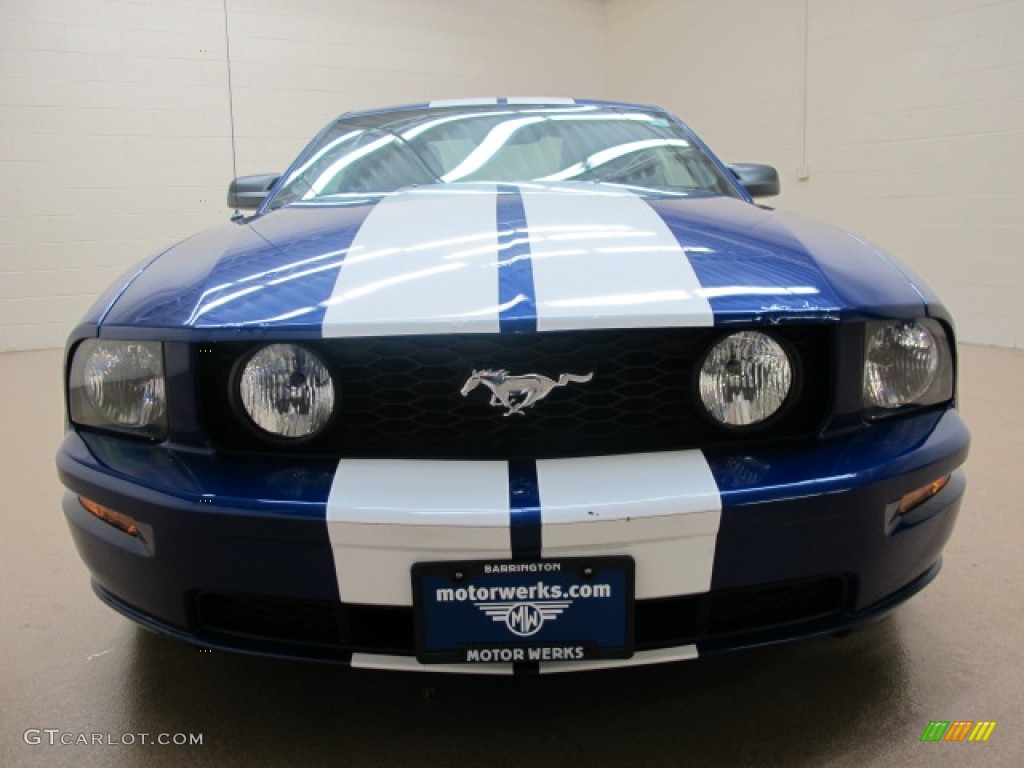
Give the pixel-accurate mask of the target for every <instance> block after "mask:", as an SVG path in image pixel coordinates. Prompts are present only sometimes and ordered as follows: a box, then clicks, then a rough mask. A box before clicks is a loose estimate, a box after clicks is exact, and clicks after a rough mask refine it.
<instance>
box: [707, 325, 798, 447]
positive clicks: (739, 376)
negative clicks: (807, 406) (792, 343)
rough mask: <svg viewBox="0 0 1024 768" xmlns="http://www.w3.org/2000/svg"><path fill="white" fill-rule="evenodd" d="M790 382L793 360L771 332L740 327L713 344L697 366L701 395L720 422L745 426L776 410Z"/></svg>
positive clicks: (779, 406) (781, 403) (712, 414)
mask: <svg viewBox="0 0 1024 768" xmlns="http://www.w3.org/2000/svg"><path fill="white" fill-rule="evenodd" d="M792 385H793V364H792V362H791V361H790V359H789V355H787V354H786V351H785V350H784V349H783V348H782V346H781V345H780V344H779V343H778V342H777V341H775V339H773V338H772V337H771V336H768V335H767V334H764V333H759V332H757V331H742V332H740V333H734V334H732V335H730V336H726V337H725V338H724V339H722V340H721V341H719V342H718V343H717V344H715V346H714V347H712V348H711V351H710V352H708V354H707V356H706V357H705V358H704V363H703V364H702V365H701V368H700V379H699V388H700V397H701V400H702V401H703V403H704V407H705V408H706V409H707V411H708V413H709V414H711V416H712V417H713V418H714V419H715V420H716V421H719V422H721V423H722V424H726V425H728V426H731V427H747V426H753V425H755V424H759V423H761V422H762V421H764V420H765V419H768V418H770V417H771V416H773V415H774V414H776V413H777V412H778V411H779V409H780V408H781V407H782V405H783V403H785V401H786V398H787V397H788V396H789V391H790V388H791V387H792Z"/></svg>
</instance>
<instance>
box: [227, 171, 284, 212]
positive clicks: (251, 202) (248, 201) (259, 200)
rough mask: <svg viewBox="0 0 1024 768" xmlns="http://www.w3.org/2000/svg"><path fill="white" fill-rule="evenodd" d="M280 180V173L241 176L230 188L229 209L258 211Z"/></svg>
mask: <svg viewBox="0 0 1024 768" xmlns="http://www.w3.org/2000/svg"><path fill="white" fill-rule="evenodd" d="M279 178H281V174H279V173H264V174H260V175H259V176H239V177H238V178H237V179H235V180H234V181H232V182H231V184H230V185H229V186H228V208H234V209H242V210H251V211H254V210H256V209H257V208H259V207H260V206H261V205H263V201H264V200H266V199H267V195H269V194H270V190H271V189H272V188H273V186H274V184H276V183H277V180H278V179H279Z"/></svg>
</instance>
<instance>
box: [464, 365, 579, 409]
mask: <svg viewBox="0 0 1024 768" xmlns="http://www.w3.org/2000/svg"><path fill="white" fill-rule="evenodd" d="M592 378H594V373H593V371H591V372H590V373H588V374H586V375H585V376H577V375H576V374H574V373H563V374H562V375H561V376H559V377H558V381H555V380H554V379H550V378H548V377H547V376H542V375H541V374H539V373H527V374H524V375H522V376H509V375H508V371H506V370H504V369H502V370H500V371H491V370H484V371H473V373H471V374H470V376H469V378H468V379H466V383H465V384H463V385H462V396H463V397H465V396H466V395H468V394H469V393H470V392H472V391H473V390H474V389H476V388H477V387H478V386H480V385H481V384H483V385H484V386H485V387H487V388H488V389H489V390H491V405H499V406H500V405H503V406H505V409H506V410H505V413H504V414H503V415H504V416H511V415H512V414H513V413H518V414H523V409H524V408H529V407H531V406H532V405H534V404H535V403H536V402H537V401H538V400H543V399H544V398H545V397H547V396H548V395H549V394H551V390H552V389H554V388H555V387H564V386H565V385H566V384H569V383H575V384H585V383H587V382H588V381H590V380H591V379H592Z"/></svg>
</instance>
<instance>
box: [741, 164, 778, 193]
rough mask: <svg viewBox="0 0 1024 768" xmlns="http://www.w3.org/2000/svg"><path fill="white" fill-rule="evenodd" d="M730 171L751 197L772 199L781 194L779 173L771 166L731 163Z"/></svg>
mask: <svg viewBox="0 0 1024 768" xmlns="http://www.w3.org/2000/svg"><path fill="white" fill-rule="evenodd" d="M729 170H730V171H732V175H733V176H735V177H736V178H737V179H739V180H740V184H742V185H743V188H744V189H745V190H747V193H748V194H749V195H750V196H751V197H771V196H772V195H777V194H779V190H780V185H779V172H778V171H776V170H775V169H774V168H772V167H771V166H770V165H755V164H754V163H731V164H730V165H729Z"/></svg>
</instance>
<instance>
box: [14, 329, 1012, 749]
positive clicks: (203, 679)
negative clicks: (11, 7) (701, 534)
mask: <svg viewBox="0 0 1024 768" xmlns="http://www.w3.org/2000/svg"><path fill="white" fill-rule="evenodd" d="M962 371H963V373H962V382H961V383H962V393H963V411H964V413H965V415H966V417H967V420H968V422H969V424H970V426H971V428H972V431H973V434H974V445H973V448H972V454H971V459H970V463H969V482H970V489H969V491H968V496H967V500H966V502H965V504H964V508H963V511H962V515H961V518H960V522H959V525H958V528H957V530H956V532H955V534H954V536H953V540H952V542H951V544H950V546H949V547H948V549H947V551H946V561H945V567H944V569H943V572H942V574H941V575H940V576H939V578H938V580H937V581H936V582H935V583H934V584H932V585H931V586H930V587H929V588H928V589H926V590H925V591H924V592H923V593H922V594H921V595H919V596H918V597H916V598H915V599H913V600H912V601H910V602H909V603H908V604H906V605H905V606H903V607H902V608H901V609H900V610H898V611H897V612H896V613H895V614H893V615H892V616H891V617H890V618H888V619H886V620H885V621H882V622H880V623H878V624H876V625H874V626H872V627H870V628H868V629H867V630H865V631H862V632H859V633H856V634H854V635H852V636H850V637H846V638H842V639H833V638H829V639H823V640H814V641H807V642H803V643H797V644H791V645H788V646H784V647H779V648H774V649H766V650H762V651H755V652H749V653H745V654H739V655H733V656H731V657H727V658H722V657H719V658H713V659H703V660H699V661H695V662H689V663H683V664H677V665H674V666H670V667H660V668H659V667H650V668H643V669H634V670H620V671H614V672H604V673H591V674H578V675H560V676H557V677H553V678H549V677H544V678H517V679H487V678H477V677H472V678H463V677H442V676H432V675H431V676H427V675H412V676H405V675H400V674H393V673H381V672H377V673H373V672H351V671H348V670H345V669H339V668H333V667H323V666H317V665H311V664H296V663H284V662H274V661H263V660H258V659H250V658H244V657H238V656H233V655H230V654H223V653H220V654H217V653H209V654H201V653H197V652H196V651H194V650H190V649H189V648H186V647H185V646H183V645H179V644H177V643H174V642H170V641H166V640H164V639H162V638H158V637H155V636H151V635H149V634H146V633H144V632H140V631H138V630H136V629H135V627H134V626H133V625H132V624H131V623H129V622H128V621H127V620H125V619H122V618H120V617H119V616H117V615H115V614H114V613H113V612H111V611H110V610H109V609H107V608H106V607H104V606H103V605H102V604H100V602H99V601H98V600H97V599H96V598H94V597H93V595H92V593H91V592H90V590H89V585H88V579H87V577H86V572H85V569H84V567H83V566H82V565H81V563H80V562H79V560H78V557H77V555H76V553H75V551H74V548H73V547H72V544H71V539H70V537H69V535H68V533H67V531H66V529H65V525H64V520H63V517H62V515H61V513H60V509H59V505H58V499H59V494H60V487H59V484H58V482H57V478H56V475H55V472H54V469H53V454H54V451H55V449H56V447H57V444H58V442H59V440H60V434H61V429H62V410H61V409H62V405H61V392H60V354H59V353H58V352H55V351H47V352H32V353H18V354H6V355H0V430H2V436H3V439H2V444H0V499H2V503H0V514H2V526H3V527H2V533H0V580H2V581H0V584H2V585H0V599H2V610H0V641H2V645H0V649H2V656H0V697H2V698H0V766H29V765H31V766H36V765H40V766H51V765H75V766H77V767H78V768H86V766H135V765H146V766H165V765H166V766H175V767H178V766H191V765H204V766H205V765H209V766H221V767H228V766H246V767H248V766H258V765H280V766H291V765H295V766H300V765H301V766H306V765H344V766H353V767H355V766H371V765H372V766H435V765H436V766H456V765H467V766H484V767H486V768H498V767H500V766H512V765H516V766H532V765H539V766H546V765H551V766H588V767H590V768H593V767H595V766H620V765H621V766H643V767H645V768H646V767H647V766H660V765H665V766H687V765H727V766H759V765H771V766H783V765H794V766H865V765H886V766H888V765H899V766H915V765H921V766H924V765H927V766H935V765H1007V766H1010V765H1014V766H1016V765H1021V764H1022V763H1021V755H1022V754H1024V697H1022V695H1021V690H1022V687H1024V673H1022V666H1024V651H1022V645H1021V637H1022V636H1024V611H1022V601H1021V597H1022V595H1024V591H1022V587H1024V585H1022V579H1024V557H1022V552H1024V515H1022V506H1021V503H1020V499H1021V497H1022V496H1024V403H1022V402H1021V392H1022V390H1024V353H1022V352H1019V351H1018V352H1014V351H1008V350H995V349H988V348H982V347H965V348H963V350H962ZM930 720H995V721H997V723H998V726H997V727H996V729H995V731H994V732H993V734H992V736H991V739H990V740H989V741H988V742H987V743H921V742H920V737H921V734H922V731H923V730H924V728H925V727H926V725H927V724H928V722H929V721H930ZM28 729H59V731H60V732H62V733H71V734H78V733H86V734H89V733H109V734H112V735H113V737H114V738H118V739H120V738H123V735H125V734H138V733H149V734H153V735H154V737H155V735H156V734H158V733H170V734H174V733H185V734H190V733H191V734H202V745H201V746H155V745H145V746H143V745H135V746H125V745H120V746H83V745H72V746H61V745H54V746H49V745H48V744H46V743H45V739H46V738H47V736H46V734H45V733H43V734H42V739H43V740H44V743H43V744H38V745H37V744H27V743H26V741H25V737H24V734H25V732H26V731H27V730H28ZM30 735H31V734H30ZM136 738H137V737H136ZM30 740H31V739H30Z"/></svg>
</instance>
